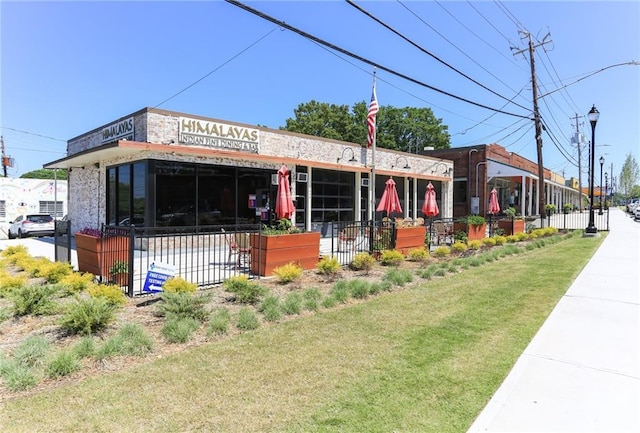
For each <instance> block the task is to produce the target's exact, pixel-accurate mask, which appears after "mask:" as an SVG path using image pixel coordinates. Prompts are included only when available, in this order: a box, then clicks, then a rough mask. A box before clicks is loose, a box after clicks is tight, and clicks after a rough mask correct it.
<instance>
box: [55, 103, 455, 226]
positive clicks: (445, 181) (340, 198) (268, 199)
mask: <svg viewBox="0 0 640 433" xmlns="http://www.w3.org/2000/svg"><path fill="white" fill-rule="evenodd" d="M282 164H285V165H287V167H288V169H289V170H290V173H291V174H290V184H291V193H292V197H293V198H294V203H295V207H296V212H295V215H294V217H293V218H292V219H293V220H294V223H295V224H296V225H298V226H299V227H301V228H304V229H306V230H315V231H322V230H323V227H324V228H325V229H326V223H327V222H329V221H360V220H369V219H372V218H375V219H380V218H382V217H383V216H386V215H384V213H380V212H375V210H374V207H375V206H374V205H373V203H374V200H373V197H375V203H378V202H379V200H380V197H381V195H382V193H383V191H384V187H385V181H386V180H387V179H389V177H393V179H394V180H395V182H396V185H397V190H398V195H399V197H400V201H401V204H402V210H403V212H402V214H399V215H392V216H400V217H405V218H413V219H415V218H417V217H422V216H423V215H422V214H421V207H422V204H423V201H424V193H425V190H426V187H427V184H428V183H429V182H431V183H432V184H433V185H434V187H435V189H436V192H437V201H438V205H439V207H440V217H442V218H450V217H452V216H453V200H454V194H453V184H454V183H453V177H452V175H451V173H453V163H452V161H450V160H448V159H446V158H440V157H432V156H424V155H413V154H409V153H404V152H398V151H393V150H388V149H371V148H369V149H367V148H365V147H362V146H360V145H358V144H353V143H347V142H342V141H337V140H329V139H324V138H320V137H313V136H308V135H303V134H297V133H292V132H288V131H282V130H274V129H269V128H265V127H261V126H253V125H246V124H241V123H236V122H230V121H226V120H218V119H211V118H207V117H202V116H197V115H191V114H184V113H177V112H171V111H166V110H159V109H154V108H144V109H142V110H139V111H137V112H135V113H132V114H129V115H127V116H124V117H121V118H119V119H116V120H114V121H112V122H109V123H107V124H104V125H103V126H100V127H98V128H96V129H93V130H91V131H88V132H86V133H84V134H82V135H80V136H78V137H75V138H72V139H70V140H69V141H68V142H67V156H66V157H65V158H62V159H59V160H56V161H53V162H50V163H47V164H45V165H44V167H45V168H50V169H55V168H65V169H68V170H69V173H68V188H69V189H68V194H69V196H68V213H69V218H70V219H71V220H72V221H73V225H72V227H73V229H72V231H74V232H75V231H77V230H79V229H81V228H83V227H95V228H97V227H99V226H100V225H101V224H102V223H108V224H118V225H127V224H135V225H136V226H145V227H157V226H205V225H214V224H215V225H218V224H221V225H222V224H224V225H227V224H244V223H270V222H273V219H274V218H275V216H274V212H273V210H274V207H275V206H274V203H275V196H276V190H277V171H278V169H279V168H280V167H281V166H282Z"/></svg>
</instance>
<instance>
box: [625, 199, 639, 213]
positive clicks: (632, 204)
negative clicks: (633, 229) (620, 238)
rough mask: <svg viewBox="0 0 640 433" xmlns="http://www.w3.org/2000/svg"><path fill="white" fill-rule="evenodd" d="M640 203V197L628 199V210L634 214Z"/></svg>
mask: <svg viewBox="0 0 640 433" xmlns="http://www.w3.org/2000/svg"><path fill="white" fill-rule="evenodd" d="M639 203H640V198H632V199H629V200H627V205H626V206H627V212H629V213H630V214H633V213H634V211H635V210H636V207H638V204H639Z"/></svg>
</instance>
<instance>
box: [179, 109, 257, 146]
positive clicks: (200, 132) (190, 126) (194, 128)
mask: <svg viewBox="0 0 640 433" xmlns="http://www.w3.org/2000/svg"><path fill="white" fill-rule="evenodd" d="M259 140H260V131H259V130H258V129H254V128H246V127H244V126H236V125H228V124H226V123H218V122H210V121H207V120H199V119H190V118H188V117H180V118H179V123H178V141H179V142H180V143H185V144H195V145H198V146H206V147H216V148H219V149H230V150H241V151H244V152H252V153H258V143H259Z"/></svg>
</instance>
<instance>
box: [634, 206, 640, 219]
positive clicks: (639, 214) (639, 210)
mask: <svg viewBox="0 0 640 433" xmlns="http://www.w3.org/2000/svg"><path fill="white" fill-rule="evenodd" d="M633 219H634V220H640V206H636V208H635V209H634V211H633Z"/></svg>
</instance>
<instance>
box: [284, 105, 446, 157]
mask: <svg viewBox="0 0 640 433" xmlns="http://www.w3.org/2000/svg"><path fill="white" fill-rule="evenodd" d="M368 107H369V105H368V104H367V103H366V102H364V101H362V102H357V103H355V104H354V105H353V110H352V111H349V107H348V106H347V105H334V104H328V103H324V102H317V101H313V100H312V101H310V102H307V103H303V104H300V105H298V108H296V109H295V110H294V114H295V116H296V117H295V118H293V119H291V118H289V119H287V120H286V126H284V127H281V128H280V129H282V130H286V131H291V132H299V133H301V134H308V135H314V136H317V137H323V138H329V139H333V140H342V141H346V142H349V143H357V144H360V145H363V146H364V145H366V142H367V125H366V119H367V112H368ZM376 123H377V131H378V132H377V136H376V146H377V147H381V148H386V149H395V150H402V151H405V152H412V153H423V151H424V147H426V146H433V147H434V148H436V149H448V148H449V147H450V137H449V133H448V127H447V126H446V125H443V124H442V119H436V117H435V116H434V115H433V112H432V111H431V109H430V108H413V107H404V108H395V107H391V106H383V107H380V110H379V111H378V114H377V117H376Z"/></svg>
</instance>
